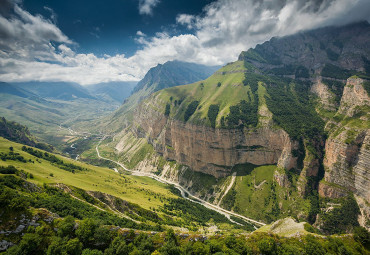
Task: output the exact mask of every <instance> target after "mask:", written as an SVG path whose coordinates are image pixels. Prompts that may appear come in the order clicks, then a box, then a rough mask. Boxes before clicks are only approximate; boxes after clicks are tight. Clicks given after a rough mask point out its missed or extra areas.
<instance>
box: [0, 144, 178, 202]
mask: <svg viewBox="0 0 370 255" xmlns="http://www.w3.org/2000/svg"><path fill="white" fill-rule="evenodd" d="M10 146H12V147H14V150H15V152H18V153H20V155H22V156H23V157H24V158H26V159H27V160H28V159H31V160H33V161H35V163H30V162H27V163H22V162H19V161H10V160H7V161H0V166H7V165H14V166H16V167H17V168H18V169H22V170H24V171H26V172H29V173H32V174H33V175H34V179H33V182H35V183H36V184H42V183H64V184H67V185H72V186H75V187H78V188H81V189H84V190H91V191H101V192H104V193H108V194H111V195H113V196H117V197H119V198H122V199H124V200H127V201H129V202H132V203H136V204H138V205H140V206H142V207H143V208H145V209H149V208H150V207H152V208H158V206H160V205H163V202H161V197H167V198H171V197H173V198H175V197H176V196H175V195H174V194H172V193H171V192H170V191H169V189H168V188H167V186H166V185H164V184H161V183H159V182H157V181H155V180H152V179H150V178H146V177H138V176H124V177H119V175H118V174H117V173H115V172H114V171H113V170H111V169H108V168H102V167H96V166H91V165H88V164H84V163H80V162H77V161H74V160H71V159H68V158H64V157H62V156H58V157H60V158H63V160H64V161H65V162H70V163H73V164H76V165H79V166H82V167H84V168H87V169H88V171H83V172H77V173H75V174H73V173H70V172H68V171H65V170H62V169H60V168H58V167H56V166H55V165H52V164H51V163H50V162H48V161H46V160H41V161H42V162H41V163H38V162H36V157H34V156H32V155H30V154H28V153H26V152H24V151H22V150H21V147H22V146H23V145H21V144H17V143H13V142H10V141H8V140H6V139H4V138H0V152H6V153H7V152H9V147H10ZM51 173H52V174H53V177H51V176H50V174H51ZM154 195H156V196H154Z"/></svg>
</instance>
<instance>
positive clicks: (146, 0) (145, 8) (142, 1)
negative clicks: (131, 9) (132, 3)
mask: <svg viewBox="0 0 370 255" xmlns="http://www.w3.org/2000/svg"><path fill="white" fill-rule="evenodd" d="M159 2H160V0H139V13H140V14H146V15H151V14H153V8H154V7H156V6H157V4H159Z"/></svg>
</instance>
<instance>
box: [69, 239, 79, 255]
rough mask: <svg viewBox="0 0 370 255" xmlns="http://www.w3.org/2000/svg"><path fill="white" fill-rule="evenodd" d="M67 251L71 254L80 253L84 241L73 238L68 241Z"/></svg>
mask: <svg viewBox="0 0 370 255" xmlns="http://www.w3.org/2000/svg"><path fill="white" fill-rule="evenodd" d="M65 251H66V252H67V254H69V255H80V254H81V252H82V243H81V242H80V240H78V238H74V239H71V240H69V241H68V242H67V243H66V245H65Z"/></svg>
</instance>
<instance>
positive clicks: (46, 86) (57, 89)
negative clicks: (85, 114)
mask: <svg viewBox="0 0 370 255" xmlns="http://www.w3.org/2000/svg"><path fill="white" fill-rule="evenodd" d="M13 85H15V86H16V87H17V88H21V89H23V90H26V91H29V92H32V93H34V94H36V95H38V96H39V97H41V98H51V99H60V100H66V101H67V100H74V99H76V98H88V99H94V97H93V96H92V95H90V93H89V92H88V90H87V89H86V88H84V87H82V86H81V85H78V84H75V83H68V82H20V83H13Z"/></svg>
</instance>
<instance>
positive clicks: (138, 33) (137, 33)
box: [136, 30, 146, 37]
mask: <svg viewBox="0 0 370 255" xmlns="http://www.w3.org/2000/svg"><path fill="white" fill-rule="evenodd" d="M136 35H138V36H141V37H145V36H146V34H144V33H143V32H141V31H140V30H139V31H137V32H136Z"/></svg>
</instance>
